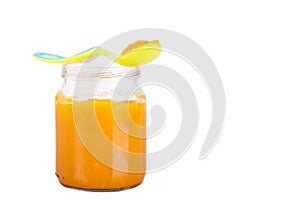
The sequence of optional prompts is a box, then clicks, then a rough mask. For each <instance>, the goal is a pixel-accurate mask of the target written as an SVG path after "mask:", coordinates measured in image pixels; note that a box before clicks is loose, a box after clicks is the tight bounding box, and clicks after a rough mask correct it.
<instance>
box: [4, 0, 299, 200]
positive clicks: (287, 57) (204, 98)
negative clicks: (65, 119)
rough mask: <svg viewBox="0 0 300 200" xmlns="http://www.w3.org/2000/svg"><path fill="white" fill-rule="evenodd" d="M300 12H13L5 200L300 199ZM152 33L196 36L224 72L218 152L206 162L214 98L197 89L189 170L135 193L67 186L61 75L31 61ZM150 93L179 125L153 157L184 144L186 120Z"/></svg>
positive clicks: (197, 5) (266, 7)
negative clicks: (58, 157)
mask: <svg viewBox="0 0 300 200" xmlns="http://www.w3.org/2000/svg"><path fill="white" fill-rule="evenodd" d="M299 10H300V5H299V1H297V0H295V1H292V0H284V1H283V0H282V1H277V0H272V1H271V0H270V1H267V0H252V1H243V0H227V1H222V0H219V1H217V0H210V1H174V0H173V1H162V0H151V1H138V0H136V1H130V0H127V1H113V0H110V1H89V0H86V1H61V0H51V1H33V0H27V1H13V0H12V1H2V2H1V3H0V26H1V31H0V58H1V66H0V67H1V68H0V69H1V71H0V91H1V99H0V101H1V103H0V119H1V126H0V134H1V139H0V158H1V159H0V170H1V176H0V199H16V198H18V197H19V198H30V199H54V198H65V199H74V200H75V199H151V200H153V199H161V198H177V197H178V198H185V197H187V196H189V198H191V199H232V200H234V199H299V198H300V190H299V184H300V181H299V180H300V156H299V152H300V145H299V143H300V136H299V134H300V126H299V124H300V123H299V120H300V90H299V86H300V79H299V75H300V57H299V53H300V37H299V36H300V26H299V24H300V23H299V22H300V20H299V19H300V12H299ZM147 27H153V28H165V29H170V30H174V31H177V32H180V33H182V34H184V35H186V36H188V37H190V38H191V39H193V40H194V41H196V42H197V43H198V44H200V45H201V46H202V47H203V48H204V50H205V51H206V52H207V53H208V54H209V55H210V57H211V58H212V60H213V61H214V63H215V65H216V66H217V68H218V71H219V73H220V75H221V77H222V80H223V83H224V87H225V92H226V98H227V103H226V104H227V113H226V122H225V126H224V130H223V133H222V137H221V139H220V141H219V143H218V144H217V146H216V148H215V149H214V151H213V152H212V153H211V154H210V155H209V156H208V157H207V158H206V159H204V160H198V156H199V152H200V147H201V143H202V142H203V138H204V137H205V133H206V132H207V129H208V126H209V120H210V116H211V110H210V106H211V105H210V102H209V97H208V93H207V91H206V88H205V85H204V83H203V81H202V80H198V82H199V88H198V91H199V93H198V96H197V97H198V99H199V107H200V112H201V114H200V121H201V123H200V127H199V133H198V135H197V138H196V140H195V142H194V143H193V145H192V146H191V148H190V149H189V151H188V152H187V153H186V154H185V155H184V156H183V157H182V158H181V159H180V160H179V161H178V162H176V163H175V164H173V165H172V166H170V167H168V168H166V169H164V170H162V171H159V172H157V173H152V174H148V175H147V177H146V179H145V181H144V183H143V184H142V185H141V186H139V187H137V188H135V189H131V190H127V191H122V192H115V193H92V192H83V191H77V190H71V189H67V188H64V187H62V186H61V185H60V184H59V183H58V181H57V179H56V177H55V175H54V170H55V158H54V155H55V154H54V153H55V143H54V138H55V129H54V123H55V121H54V95H55V93H56V91H57V90H58V88H59V87H60V85H61V84H62V79H61V78H60V71H61V68H60V66H59V65H50V64H45V63H40V62H38V61H36V60H34V59H32V58H31V55H32V54H33V53H35V52H37V51H46V52H50V53H57V54H62V55H72V54H75V53H77V52H80V51H81V50H84V49H86V48H89V47H91V46H95V45H98V44H101V42H103V41H105V40H106V39H108V38H110V37H112V36H114V35H116V34H119V33H121V32H124V31H129V30H132V29H137V28H147ZM174 42H176V41H174ZM174 68H175V66H174ZM193 80H194V79H193V78H191V81H193ZM194 81H196V82H197V80H196V79H195V80H194ZM196 82H195V83H196ZM146 90H147V91H148V93H149V94H148V99H149V101H150V103H151V102H152V104H155V103H159V101H160V100H161V102H162V103H163V101H164V100H165V101H166V98H170V102H171V101H172V102H175V103H174V106H175V107H176V106H177V107H176V108H174V109H173V110H172V109H171V110H170V109H169V110H168V109H166V112H167V115H168V117H169V118H168V122H170V123H171V125H170V124H169V125H166V129H167V130H168V131H164V132H162V133H161V134H162V135H161V138H162V139H161V140H158V138H157V139H154V140H156V141H157V142H154V141H152V142H151V141H149V148H150V149H149V150H150V151H151V149H152V150H156V149H159V148H163V147H164V145H166V143H164V142H159V141H164V140H166V139H168V138H172V137H173V135H172V134H171V132H172V127H171V128H170V126H172V123H173V124H174V123H175V122H176V120H178V118H176V117H174V116H178V113H179V111H180V109H177V108H178V105H176V101H173V100H174V99H173V100H172V98H173V97H172V95H169V94H168V93H167V92H163V91H162V94H161V97H164V98H158V99H156V101H155V102H154V100H153V101H152V100H151V98H152V99H153V94H155V92H154V88H153V87H152V88H151V87H148V88H146ZM170 105H173V104H170ZM172 112H174V113H172ZM172 116H173V118H172ZM172 120H173V122H172ZM175 129H176V127H175ZM168 134H171V135H170V136H168ZM158 137H159V136H158ZM159 145H160V146H159Z"/></svg>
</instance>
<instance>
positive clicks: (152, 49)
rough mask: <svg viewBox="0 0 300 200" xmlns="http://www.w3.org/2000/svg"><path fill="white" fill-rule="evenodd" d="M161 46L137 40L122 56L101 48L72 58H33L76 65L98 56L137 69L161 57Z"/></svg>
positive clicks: (43, 55) (36, 54)
mask: <svg viewBox="0 0 300 200" xmlns="http://www.w3.org/2000/svg"><path fill="white" fill-rule="evenodd" d="M160 52H161V45H160V44H159V41H158V40H153V41H145V40H137V41H136V42H135V43H132V44H130V45H128V46H127V47H126V48H125V49H124V50H123V52H122V53H121V55H117V54H115V53H113V52H110V51H108V50H105V49H102V48H100V47H92V48H90V49H87V50H85V51H83V52H80V53H78V54H75V55H73V56H71V57H63V56H59V55H55V54H50V53H42V52H39V53H35V54H33V57H34V58H35V59H37V60H40V61H43V62H47V63H60V64H67V63H75V62H84V61H86V60H87V59H91V58H93V57H96V56H106V57H107V58H109V59H110V60H112V61H114V62H116V63H118V64H120V65H124V66H129V67H136V66H140V65H143V64H146V63H149V62H151V61H152V60H154V59H155V58H157V57H158V56H159V54H160Z"/></svg>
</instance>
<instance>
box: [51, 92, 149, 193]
mask: <svg viewBox="0 0 300 200" xmlns="http://www.w3.org/2000/svg"><path fill="white" fill-rule="evenodd" d="M88 102H90V103H91V102H92V103H94V106H95V111H96V116H97V121H98V122H99V124H101V128H102V129H103V130H104V132H105V135H106V136H107V138H108V139H109V141H111V142H112V143H113V144H114V145H116V146H117V147H119V148H120V149H122V150H124V151H127V152H130V153H145V152H146V141H145V139H143V138H138V137H134V136H132V134H134V135H140V136H142V137H144V136H145V129H134V130H135V131H139V133H132V134H131V133H129V134H131V135H129V134H126V133H124V132H123V131H122V130H121V129H120V128H119V127H118V125H117V124H116V122H115V120H114V117H113V113H112V105H113V104H120V105H123V106H126V108H127V110H128V109H129V113H128V112H125V110H121V111H120V112H121V113H117V114H120V115H121V117H122V115H126V114H127V115H130V117H131V119H132V120H133V121H134V122H135V123H136V124H138V125H139V126H141V127H145V123H146V121H145V118H146V107H145V106H146V105H145V103H137V102H135V101H129V102H127V101H126V102H112V101H111V100H84V101H81V102H76V105H79V106H83V107H84V106H85V104H86V103H88ZM73 103H74V102H72V99H71V98H65V97H64V96H63V95H62V94H60V93H59V94H58V95H57V96H56V174H57V176H58V179H59V181H60V183H61V184H62V185H65V186H68V187H74V188H82V189H96V190H97V189H99V190H101V189H103V190H106V189H107V190H109V189H122V188H130V187H134V186H136V185H139V184H140V183H141V182H142V181H143V179H144V176H145V163H146V159H145V156H141V157H139V160H137V159H136V160H134V159H129V158H128V157H120V155H115V154H114V151H109V150H108V151H107V152H105V153H106V154H107V156H108V157H111V159H112V160H115V161H114V162H118V160H120V161H121V162H123V163H124V162H125V164H128V166H129V165H131V164H135V163H140V168H141V169H142V170H141V171H139V172H138V173H133V172H121V171H118V170H115V169H112V168H111V167H108V166H106V165H105V164H103V163H102V162H101V161H99V160H98V159H97V158H95V156H94V155H92V154H91V153H90V151H88V150H87V148H86V147H85V145H83V142H82V141H81V140H80V138H79V135H78V132H77V129H76V126H75V122H74V116H73V106H74V104H73ZM127 106H128V107H127ZM83 115H84V113H83ZM127 117H128V116H127ZM85 123H86V125H87V127H89V130H93V129H94V127H93V126H94V125H93V124H89V120H85ZM128 126H130V124H129V125H128ZM127 130H133V129H131V127H127ZM95 142H98V141H95ZM100 143H101V142H100V141H99V144H100ZM97 144H98V143H97ZM131 162H132V163H131ZM133 162H134V163H133Z"/></svg>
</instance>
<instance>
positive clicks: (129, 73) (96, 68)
mask: <svg viewBox="0 0 300 200" xmlns="http://www.w3.org/2000/svg"><path fill="white" fill-rule="evenodd" d="M123 76H125V77H132V78H135V77H139V76H140V69H139V67H127V66H122V65H120V64H118V63H115V62H110V63H104V62H101V63H99V62H82V63H79V62H78V63H69V64H65V65H63V66H62V78H117V77H123Z"/></svg>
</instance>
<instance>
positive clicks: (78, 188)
mask: <svg viewBox="0 0 300 200" xmlns="http://www.w3.org/2000/svg"><path fill="white" fill-rule="evenodd" d="M55 174H56V173H55ZM56 176H57V174H56ZM57 177H58V176H57ZM58 182H59V183H60V184H61V185H62V186H64V187H66V188H70V189H74V190H81V191H86V192H119V191H123V190H129V189H132V188H135V187H137V186H139V185H141V184H142V183H143V181H142V182H140V183H138V184H136V185H133V186H129V187H124V188H105V189H101V188H99V189H98V188H80V187H74V186H69V185H66V184H64V183H62V182H61V181H60V179H59V178H58Z"/></svg>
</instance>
